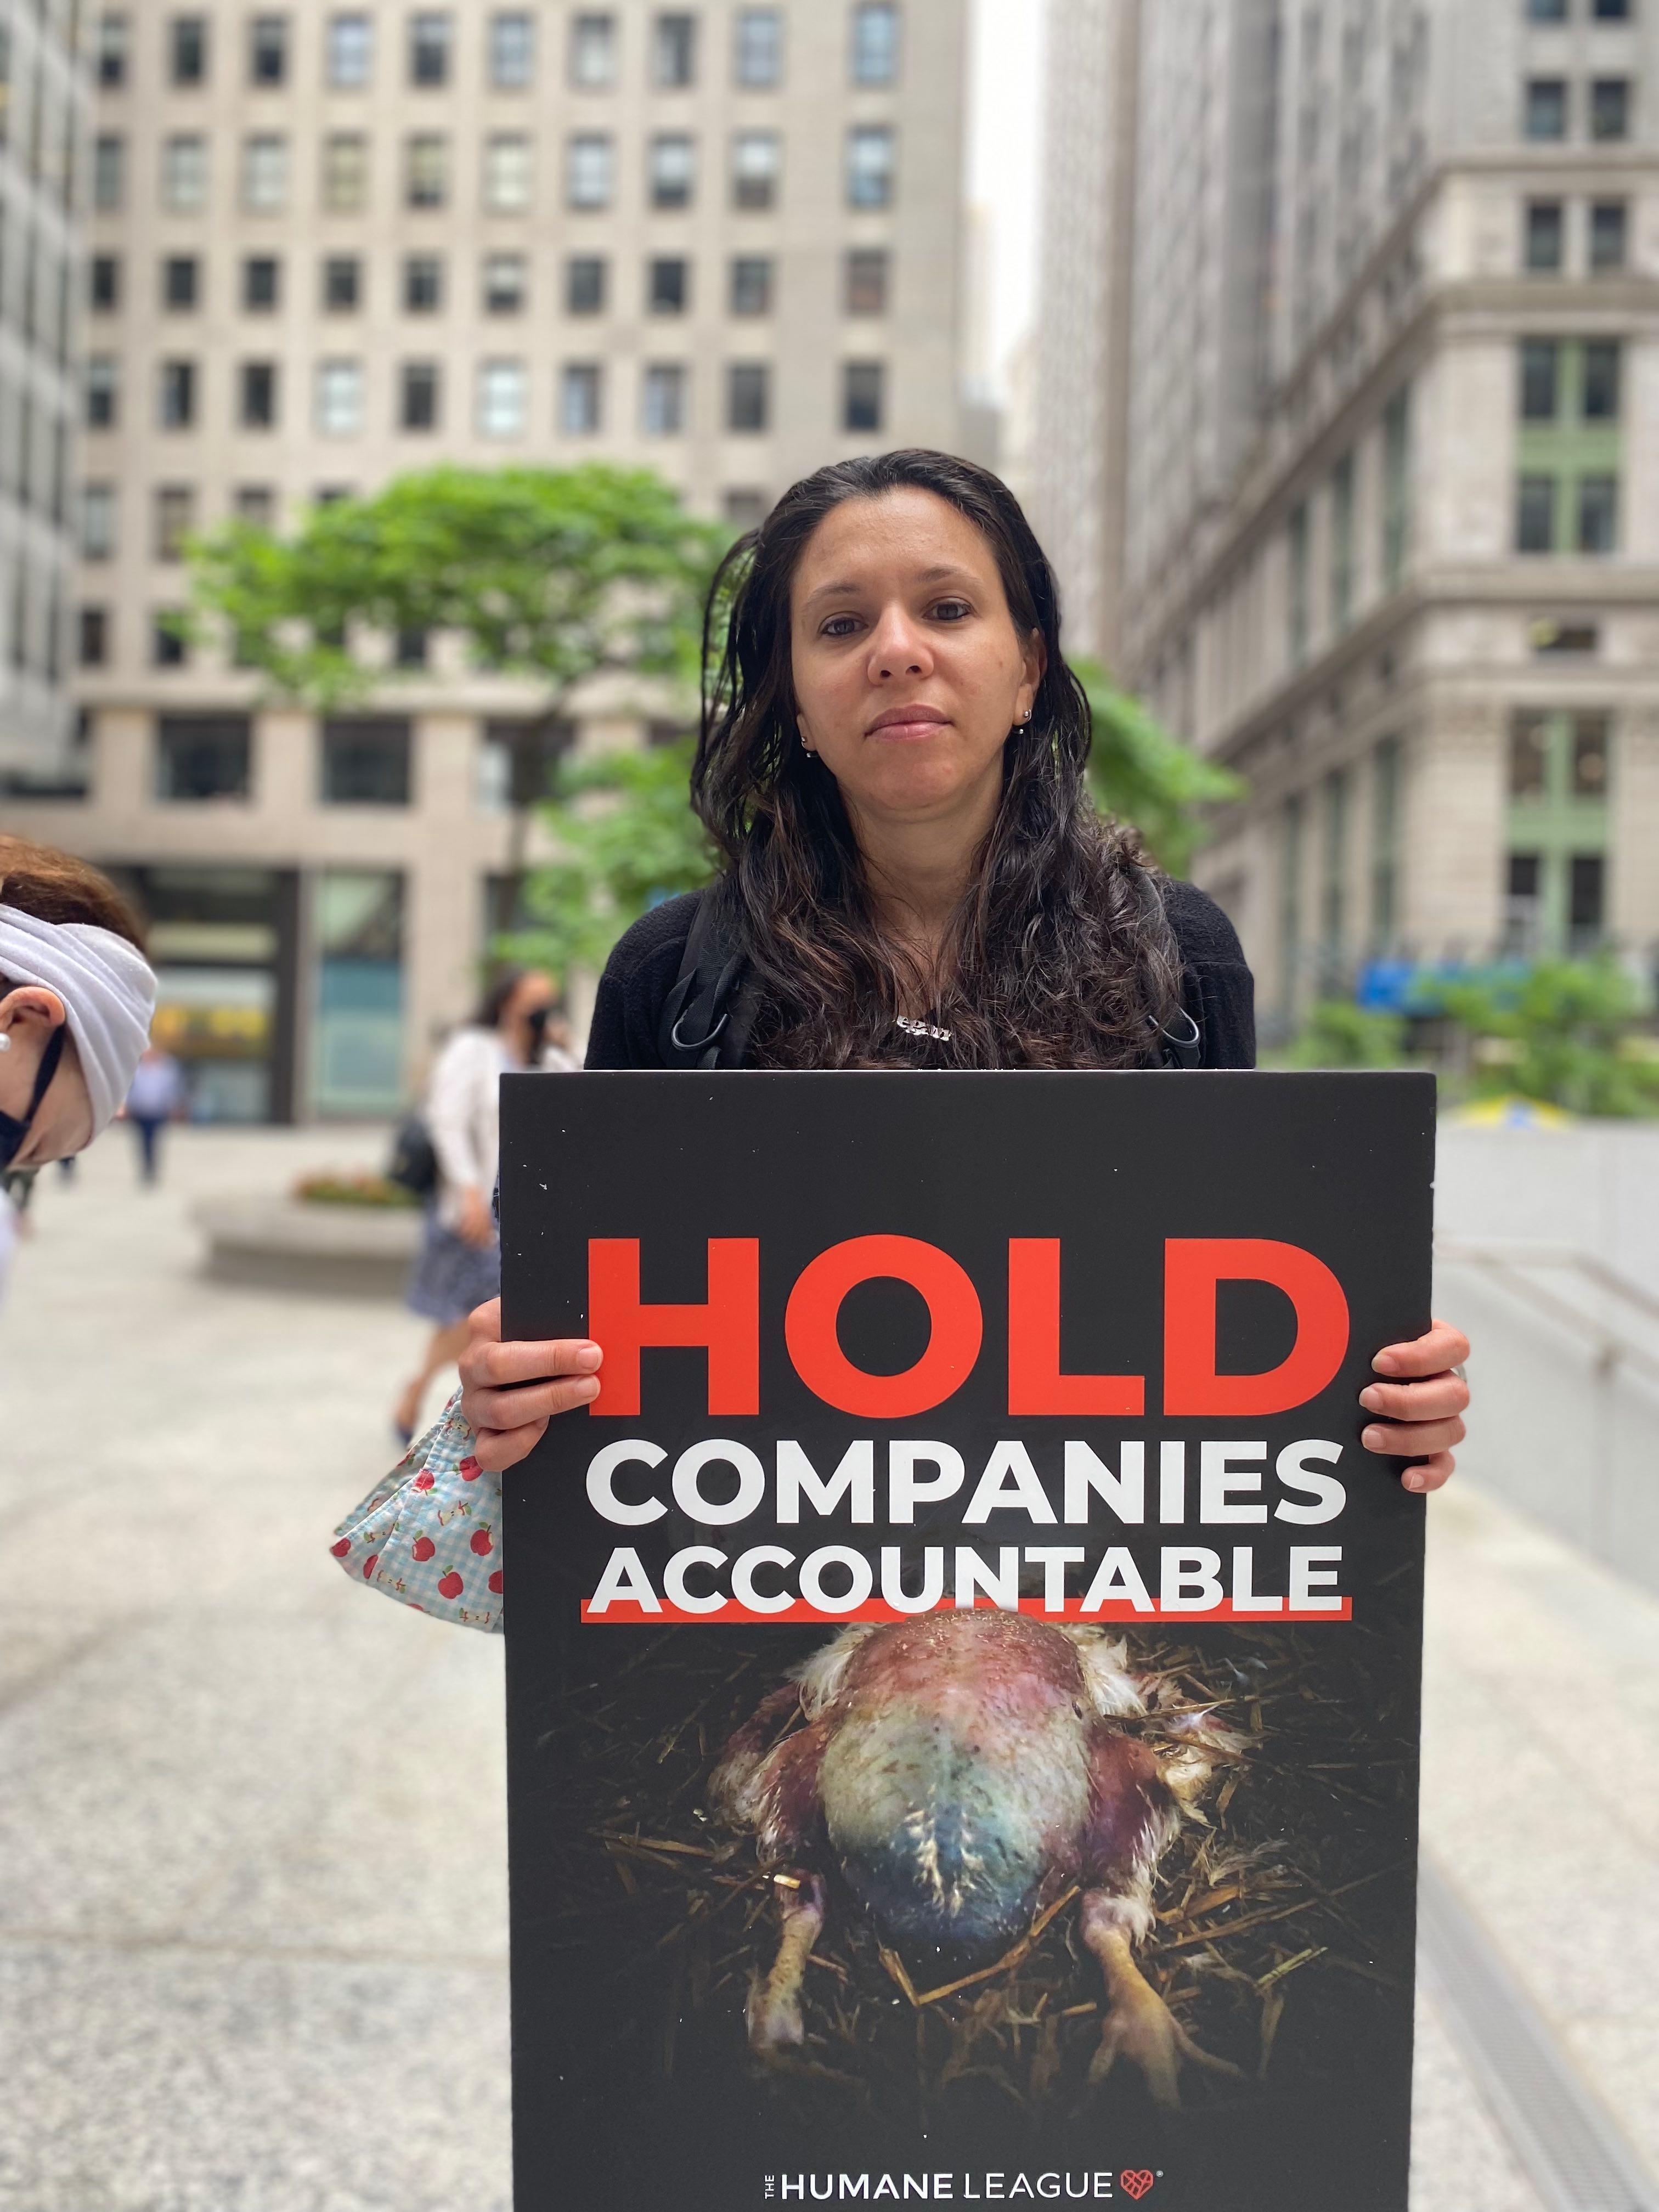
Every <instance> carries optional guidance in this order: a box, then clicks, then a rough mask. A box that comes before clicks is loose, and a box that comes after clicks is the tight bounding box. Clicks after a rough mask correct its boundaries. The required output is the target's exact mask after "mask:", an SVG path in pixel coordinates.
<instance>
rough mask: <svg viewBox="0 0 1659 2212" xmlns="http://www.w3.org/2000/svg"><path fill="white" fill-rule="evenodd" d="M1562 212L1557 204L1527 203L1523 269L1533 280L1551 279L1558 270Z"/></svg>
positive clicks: (1562, 256)
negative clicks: (1524, 267) (1531, 275)
mask: <svg viewBox="0 0 1659 2212" xmlns="http://www.w3.org/2000/svg"><path fill="white" fill-rule="evenodd" d="M1564 216H1565V210H1564V209H1563V207H1562V204H1561V203H1560V201H1559V200H1529V201H1528V203H1527V267H1528V269H1529V270H1531V271H1532V273H1533V274H1534V276H1553V275H1554V274H1555V273H1556V272H1557V271H1558V270H1559V269H1560V267H1561V264H1562V261H1563V258H1564V255H1563V246H1564V242H1565V222H1564Z"/></svg>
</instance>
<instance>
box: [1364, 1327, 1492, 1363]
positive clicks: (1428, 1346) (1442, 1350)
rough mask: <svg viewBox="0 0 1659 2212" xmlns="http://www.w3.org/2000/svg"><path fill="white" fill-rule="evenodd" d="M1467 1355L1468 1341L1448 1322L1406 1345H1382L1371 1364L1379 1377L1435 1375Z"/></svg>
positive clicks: (1432, 1328)
mask: <svg viewBox="0 0 1659 2212" xmlns="http://www.w3.org/2000/svg"><path fill="white" fill-rule="evenodd" d="M1468 1356H1469V1340H1468V1337H1467V1336H1465V1335H1464V1334H1463V1332H1462V1329H1461V1328H1453V1327H1452V1325H1451V1323H1450V1322H1446V1321H1437V1322H1435V1323H1434V1324H1433V1325H1432V1327H1431V1328H1430V1330H1429V1333H1428V1334H1427V1335H1426V1336H1419V1337H1413V1339H1412V1340H1411V1342H1410V1343H1409V1344H1385V1345H1384V1346H1383V1349H1382V1351H1381V1352H1378V1353H1377V1355H1376V1358H1375V1359H1373V1360H1372V1362H1371V1365H1372V1366H1373V1367H1374V1368H1375V1369H1376V1372H1377V1373H1378V1374H1379V1375H1438V1374H1439V1373H1440V1371H1441V1370H1442V1369H1443V1368H1445V1367H1455V1366H1457V1365H1458V1364H1459V1363H1460V1362H1461V1361H1462V1360H1465V1359H1467V1358H1468Z"/></svg>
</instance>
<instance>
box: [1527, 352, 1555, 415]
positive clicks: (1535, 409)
mask: <svg viewBox="0 0 1659 2212" xmlns="http://www.w3.org/2000/svg"><path fill="white" fill-rule="evenodd" d="M1560 354H1561V349H1560V347H1559V345H1558V344H1557V343H1556V342H1555V340H1554V339H1553V338H1522V341H1521V419H1522V422H1554V420H1555V417H1556V412H1557V409H1558V406H1559V397H1560V381H1561V379H1560Z"/></svg>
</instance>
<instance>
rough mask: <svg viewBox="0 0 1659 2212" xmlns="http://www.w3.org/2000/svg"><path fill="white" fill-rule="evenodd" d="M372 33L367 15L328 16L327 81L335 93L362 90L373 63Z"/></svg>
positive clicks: (364, 87)
mask: <svg viewBox="0 0 1659 2212" xmlns="http://www.w3.org/2000/svg"><path fill="white" fill-rule="evenodd" d="M373 66H374V32H373V30H372V28H371V27H370V24H369V20H368V16H367V15H331V16H330V18H329V21H328V81H329V83H330V84H331V87H332V88H333V89H334V90H335V91H336V92H362V91H363V90H365V89H366V88H367V87H368V79H369V71H370V70H371V69H372V67H373Z"/></svg>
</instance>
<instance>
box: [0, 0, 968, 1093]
mask: <svg viewBox="0 0 1659 2212" xmlns="http://www.w3.org/2000/svg"><path fill="white" fill-rule="evenodd" d="M963 15H964V5H963V3H962V0H826V4H820V3H819V0H776V4H772V5H766V6H756V5H749V4H739V3H738V0H702V4H698V5H693V6H687V7H679V8H665V7H659V6H657V5H654V4H644V0H615V4H612V5H611V6H608V7H607V6H574V7H573V6H568V5H565V4H562V0H560V4H552V0H518V4H511V5H497V4H493V0H492V4H483V0H451V4H448V5H439V6H432V5H421V4H405V0H396V4H392V0H289V4H287V5H274V6H270V7H264V6H258V5H247V4H245V0H234V4H233V0H197V4H195V5H193V6H192V5H189V4H185V3H184V0H181V4H179V5H178V6H176V7H169V8H167V9H154V8H150V7H149V6H140V5H138V4H137V0H129V4H127V5H126V6H125V7H123V6H115V7H113V8H112V9H109V10H108V11H107V12H106V13H105V15H103V16H102V18H101V20H100V26H99V33H98V35H99V46H98V76H99V91H98V108H97V118H96V126H95V143H94V185H95V190H94V211H93V236H92V241H91V252H90V264H89V270H88V340H87V356H88V357H87V363H86V373H85V390H86V417H85V427H84V429H83V432H82V442H81V459H80V465H79V472H78V486H77V505H78V520H79V529H80V533H81V556H82V558H81V565H80V569H79V580H78V603H77V605H76V614H75V620H76V640H77V643H78V648H79V659H80V668H79V673H78V684H79V693H80V698H81V702H82V708H83V709H84V715H85V722H86V726H87V732H88V735H87V750H86V759H87V776H88V781H87V790H86V794H85V796H84V798H82V799H80V800H79V801H73V800H70V799H62V800H58V801H56V802H53V803H52V804H40V805H29V806H27V808H23V809H19V810H15V811H19V812H20V813H21V814H24V815H26V816H27V826H29V827H30V828H31V829H32V830H33V832H35V833H36V834H40V835H43V836H53V837H57V838H58V839H60V840H61V841H62V842H65V843H69V844H73V845H74V846H76V848H77V849H79V850H82V851H83V852H86V853H88V854H89V855H90V856H92V857H94V858H96V859H98V860H101V861H104V862H106V863H108V864H110V865H112V866H116V867H118V868H120V869H122V870H125V872H127V874H128V876H129V878H130V879H131V881H132V883H133V884H134V886H135V888H136V890H137V892H138V893H139V895H140V896H141V898H142V900H143V903H144V905H145V907H146V908H147V910H148V912H149V915H150V918H151V921H152V924H153V927H154V929H155V943H156V949H157V951H158V954H159V956H160V957H161V963H162V969H163V975H162V984H163V992H162V996H163V1010H164V1012H163V1028H164V1032H165V1033H167V1034H168V1035H171V1036H176V1037H177V1038H179V1040H180V1041H181V1042H182V1043H183V1046H184V1048H185V1050H186V1052H187V1054H188V1056H189V1057H190V1059H191V1066H192V1078H193V1081H194V1083H195V1085H196V1096H197V1102H198V1104H199V1105H200V1106H201V1108H202V1109H203V1110H206V1111H212V1112H216V1113H218V1114H221V1115H226V1116H236V1117H242V1118H258V1117H260V1116H264V1115H275V1116H276V1117H278V1118H287V1117H289V1116H296V1115H297V1116H301V1117H303V1116H306V1115H311V1114H314V1113H331V1112H350V1111H380V1110H386V1109H389V1108H392V1107H394V1106H395V1105H396V1104H397V1103H398V1099H399V1097H401V1096H402V1095H403V1094H404V1092H405V1091H406V1090H407V1089H408V1087H409V1086H410V1083H411V1081H412V1080H414V1079H416V1077H417V1075H418V1073H419V1069H420V1066H421V1065H422V1062H423V1060H424V1059H425V1057H426V1055H427V1054H428V1052H429V1049H430V1046H431V1043H432V1041H433V1039H434V1037H435V1036H436V1035H437V1034H438V1033H439V1032H440V1031H441V1030H442V1029H443V1028H444V1027H445V1026H446V1025H447V1024H450V1023H452V1022H453V1020H455V1019H456V1018H458V1017H459V1015H460V1014H461V1013H462V1012H464V1011H465V1008H466V1006H467V1005H468V1003H469V1001H470V1000H471V996H472V994H473V993H474V991H475V989H476V985H477V977H478V973H479V969H480V963H481V961H482V959H483V955H484V952H485V950H486V946H487V944H488V941H489V937H490V936H491V934H492V933H493V929H494V927H495V924H496V923H497V922H498V921H499V919H500V912H499V908H500V901H501V896H502V884H503V882H504V880H505V879H506V878H507V877H508V876H510V874H511V873H512V871H513V866H514V865H515V860H516V853H517V846H516V844H515V826H514V820H513V810H512V808H511V807H510V805H509V804H508V801H509V799H510V798H511V796H512V793H513V789H514V787H515V785H521V783H522V775H521V773H520V770H521V769H522V763H523V756H524V753H525V750H526V747H533V745H534V744H536V743H537V742H538V740H537V739H536V737H535V724H536V720H537V715H538V700H537V698H536V696H535V695H534V694H533V693H532V692H531V691H530V690H528V689H527V688H526V686H524V685H522V684H514V683H511V682H506V681H501V680H489V679H485V678H481V677H478V676H476V675H469V674H468V673H467V671H465V668H464V667H463V666H462V665H460V663H459V655H457V654H456V653H453V652H452V651H451V650H450V649H449V648H450V647H451V646H452V645H453V642H454V641H446V640H443V639H437V640H430V641H419V640H410V641H404V647H403V648H401V649H400V654H399V658H398V663H397V665H392V666H391V667H390V668H388V671H387V675H386V682H385V684H383V685H382V686H381V687H380V690H379V691H378V692H377V695H376V696H375V698H374V701H373V702H372V707H371V708H369V709H368V710H365V711H363V712H361V713H358V714H352V715H349V716H343V717H336V718H333V719H325V720H318V719H317V718H316V717H314V716H313V715H311V714H307V713H303V712H300V711H297V710H295V709H294V708H292V707H289V706H284V705H282V704H280V703H272V702H269V701H268V700H266V699H265V698H264V697H263V696H261V694H260V692H259V690H258V686H257V684H256V683H255V680H254V679H253V678H252V677H250V676H249V675H248V674H246V672H245V671H239V670H237V669H235V668H234V667H232V666H229V665H227V664H226V663H225V661H224V660H223V659H222V658H220V657H219V656H217V655H216V654H214V653H210V652H208V651H207V650H205V649H201V650H197V649H196V648H191V650H190V651H188V652H187V651H186V650H185V648H184V647H181V646H180V644H179V641H178V639H177V636H176V635H175V632H174V630H173V628H172V627H170V623H169V617H171V616H172V615H173V612H174V611H175V610H176V609H177V608H178V607H179V605H181V604H182V603H183V601H184V599H185V567H184V563H183V562H182V559H181V552H182V549H183V546H184V544H185V541H186V539H187V538H188V537H189V536H190V533H191V532H192V531H197V530H202V529H208V528H211V527H213V526H215V525H216V524H219V523H220V522H222V521H223V520H225V519H226V518H227V517H228V516H232V515H241V516H244V517H246V518H247V519H249V520H253V521H256V522H262V523H269V524H270V525H272V526H275V527H277V528H279V529H280V528H283V527H285V526H289V524H291V523H292V521H293V520H295V517H296V516H298V515H299V514H300V513H302V512H303V511H304V509H305V508H306V507H307V505H308V504H310V503H312V502H315V501H325V500H328V499H331V498H333V497H336V496H337V495H340V494H342V493H351V492H364V491H368V490H370V489H374V488H375V487H376V486H378V485H380V484H381V483H384V482H386V480H387V479H388V478H390V477H393V476H394V475H397V474H398V473H400V472H403V471H409V470H415V469H420V468H422V467H426V466H428V465H432V464H434V463H435V462H438V461H440V460H446V459H447V460H457V461H462V462H465V463H467V464H470V465H477V466H492V465H506V464H509V463H513V462H520V463H534V464H538V465H568V464H574V463H577V462H580V461H582V460H586V459H606V460H611V461H618V462H623V463H626V464H629V465H642V466H649V467H651V468H653V469H655V470H657V471H659V472H660V473H661V474H662V475H663V476H664V477H666V478H667V479H668V481H670V482H671V483H673V484H674V485H675V486H677V487H678V489H680V490H681V492H682V493H683V495H684V497H685V499H686V501H687V502H688V504H689V505H690V507H692V508H693V509H694V510H695V511H696V512H698V513H702V514H705V515H709V516H716V517H720V516H723V517H725V518H726V519H727V520H729V521H730V522H732V524H733V525H735V526H744V525H747V524H749V523H750V522H752V521H754V520H757V519H758V518H759V517H760V516H761V515H762V514H763V513H764V512H765V511H766V509H767V507H769V504H770V502H771V501H772V500H773V499H775V496H776V495H777V494H778V493H779V492H780V491H781V489H783V488H784V487H785V486H786V485H787V484H788V483H791V482H792V481H793V480H794V479H795V478H796V477H799V476H801V475H804V474H805V473H806V472H807V471H810V470H811V469H812V468H814V467H817V466H818V465H820V464H822V463H823V462H824V461H826V460H829V459H835V458H836V457H837V456H841V455H844V454H849V453H860V452H866V451H870V450H872V449H879V448H883V447H889V446H894V445H901V444H909V443H917V444H929V445H938V446H945V447H953V446H955V445H956V444H957V440H958V428H959V402H958V396H957V357H958V335H957V334H958V325H959V322H960V308H959V301H958V296H957V295H958V284H959V264H960V260H961V252H960V245H959V222H960V216H959V197H960V188H959V177H960V168H961V148H960V135H961V130H962V116H963V82H962V80H963V68H964V51H963V49H964V27H963ZM671 711H672V707H671V702H665V701H663V700H661V699H658V700H657V701H655V702H653V701H651V700H650V699H648V698H646V699H643V700H641V698H640V697H638V696H626V695H624V694H623V693H621V692H618V691H617V690H616V689H615V688H614V687H612V688H611V690H607V691H601V692H596V693H595V694H594V695H593V696H591V697H589V698H587V699H586V700H583V701H579V702H577V711H576V713H575V714H574V718H573V719H574V724H575V729H574V737H575V738H576V740H577V741H578V742H585V743H590V744H599V743H622V742H629V741H632V740H633V739H634V738H635V737H636V736H637V735H638V734H639V732H640V730H641V724H642V721H643V720H647V719H648V718H649V717H650V716H651V715H652V714H657V715H662V714H670V713H671ZM515 763H519V767H518V769H515V765H514V764H515Z"/></svg>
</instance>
